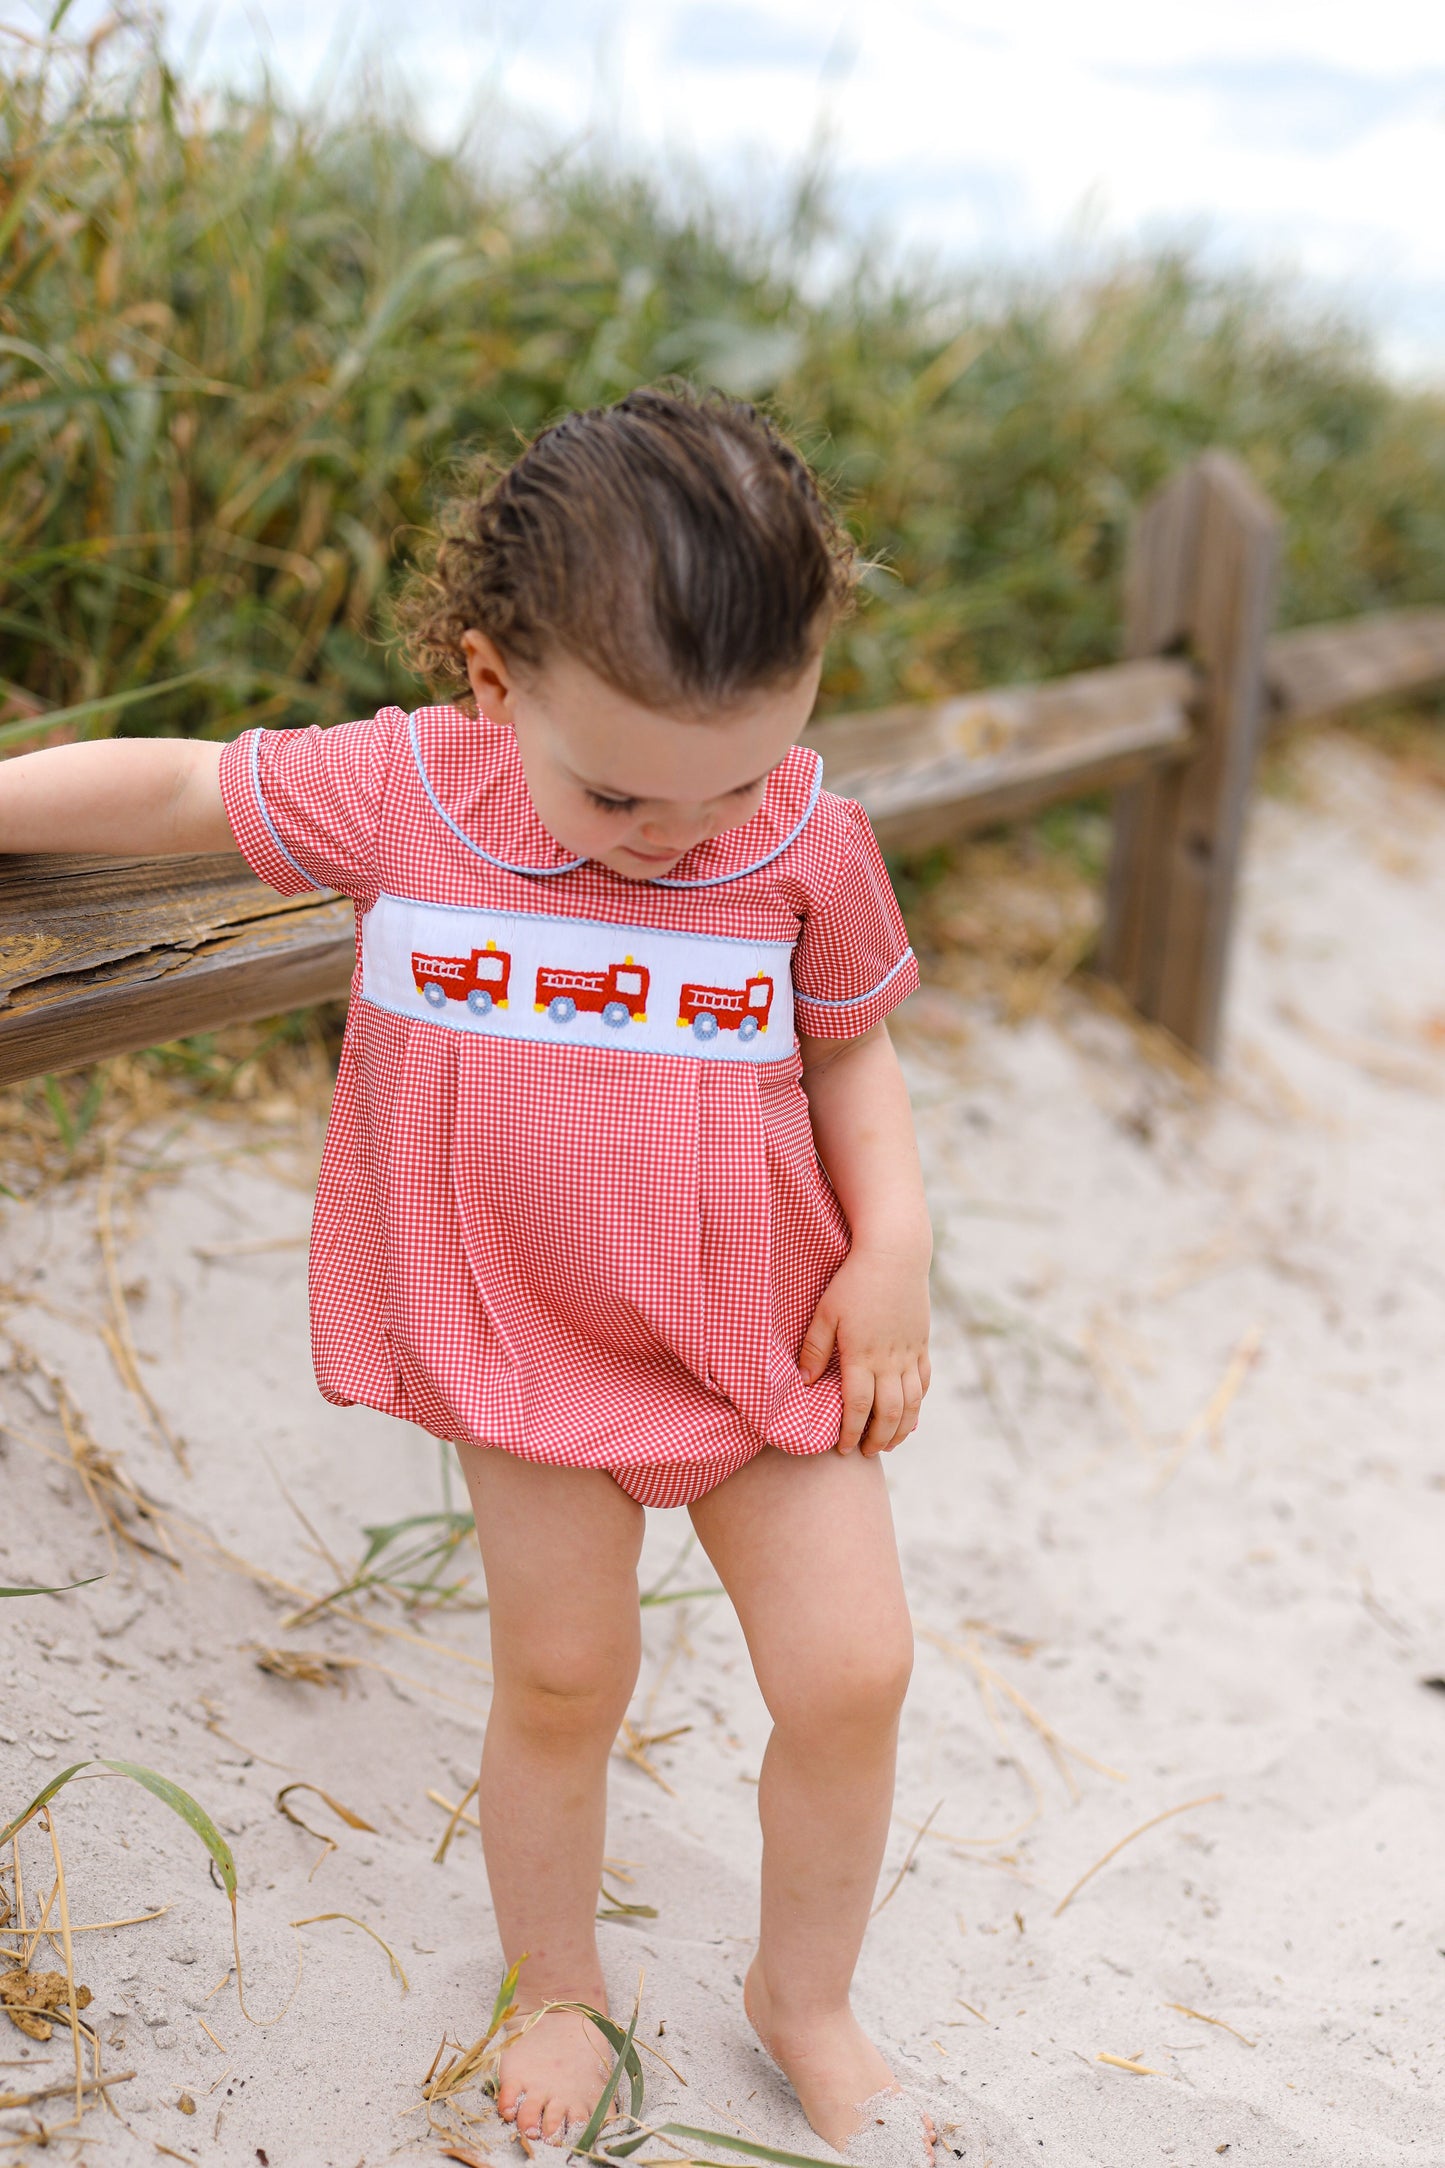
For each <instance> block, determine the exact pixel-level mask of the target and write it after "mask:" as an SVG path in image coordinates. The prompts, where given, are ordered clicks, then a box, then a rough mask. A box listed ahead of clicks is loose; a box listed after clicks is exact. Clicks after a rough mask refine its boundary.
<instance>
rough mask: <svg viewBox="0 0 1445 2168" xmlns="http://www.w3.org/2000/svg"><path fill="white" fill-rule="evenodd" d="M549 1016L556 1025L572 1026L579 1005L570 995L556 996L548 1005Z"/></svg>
mask: <svg viewBox="0 0 1445 2168" xmlns="http://www.w3.org/2000/svg"><path fill="white" fill-rule="evenodd" d="M547 1014H548V1015H549V1016H550V1017H551V1019H552V1021H553V1023H554V1024H570V1023H571V1021H572V1019H573V1017H574V1016H575V1015H576V1014H577V1004H576V1002H575V1001H574V1000H573V999H572V996H571V995H570V994H554V995H553V997H552V999H551V1000H550V1001H549V1002H548V1004H547Z"/></svg>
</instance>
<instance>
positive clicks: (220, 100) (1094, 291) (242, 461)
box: [0, 25, 1445, 750]
mask: <svg viewBox="0 0 1445 2168" xmlns="http://www.w3.org/2000/svg"><path fill="white" fill-rule="evenodd" d="M0 69H3V71H4V73H3V76H0V750H3V749H5V747H6V746H7V745H8V746H9V747H19V746H23V745H27V744H32V743H38V742H43V741H44V739H43V733H44V725H43V720H42V719H43V718H44V717H45V716H46V715H47V714H49V715H56V716H61V717H65V716H68V718H69V719H68V720H61V721H60V722H59V723H57V724H56V725H54V726H52V729H51V731H50V735H51V736H52V737H56V738H58V737H61V736H73V735H87V734H103V733H106V732H109V731H112V730H116V729H124V730H126V731H128V732H142V733H151V732H163V733H169V732H187V733H199V734H203V735H209V736H214V737H227V736H230V735H232V734H234V733H235V732H236V731H237V730H238V729H240V728H242V727H244V726H246V725H248V724H253V723H277V724H297V723H306V722H322V723H328V722H334V721H337V720H340V719H342V718H344V717H348V716H351V715H358V714H369V713H371V712H372V711H373V710H374V709H375V708H376V707H377V706H378V705H380V704H381V703H383V702H385V701H391V700H395V701H398V702H400V703H402V704H403V705H412V706H414V705H416V704H417V702H418V700H419V698H421V697H422V696H423V691H424V689H423V688H421V687H420V686H419V685H418V684H417V683H416V681H415V680H414V679H412V678H411V677H409V676H408V675H407V673H406V671H405V670H404V669H403V667H402V665H401V663H400V661H399V659H398V658H397V656H396V654H395V652H394V650H393V649H392V647H391V646H390V645H389V644H388V639H387V628H388V604H389V600H390V597H391V596H392V594H393V592H394V590H395V586H396V583H397V580H398V578H399V577H400V574H401V572H402V570H403V568H404V567H405V565H406V563H407V562H408V560H409V558H410V556H411V555H412V553H413V552H414V551H415V549H416V547H417V545H418V542H419V540H420V538H421V537H422V535H423V534H424V533H425V532H426V531H427V530H428V529H429V528H430V527H431V526H432V525H433V524H434V523H435V520H436V517H437V509H438V504H439V501H440V500H441V499H442V498H443V497H444V496H445V494H446V493H447V491H448V489H449V488H450V487H451V486H452V484H453V482H454V480H455V476H456V470H457V461H458V460H459V458H461V457H462V456H463V455H464V454H465V453H466V452H467V451H468V450H469V449H476V448H482V449H485V450H488V451H490V452H492V453H494V454H499V455H501V456H506V455H507V453H508V452H509V450H510V449H512V448H513V447H515V446H516V445H517V444H518V443H519V442H520V441H521V440H522V439H524V438H525V437H526V436H527V435H528V434H529V433H530V432H532V431H534V430H536V429H537V428H538V427H539V426H540V425H541V424H543V423H544V422H545V421H547V420H548V419H549V418H550V417H552V416H554V415H556V414H557V413H558V412H560V411H561V410H563V409H565V408H568V407H572V406H578V405H586V404H589V403H592V402H596V401H601V400H607V399H611V398H614V397H616V396H618V395H619V394H621V393H623V392H625V391H626V390H627V389H628V388H629V387H631V386H633V385H635V384H638V383H640V382H644V381H649V380H653V379H656V378H658V377H660V376H662V375H665V374H667V373H668V372H677V373H681V374H684V375H687V376H689V377H691V378H693V379H695V380H697V381H699V382H704V383H716V384H718V385H720V386H722V387H723V388H725V389H728V390H732V391H737V392H740V393H743V394H745V395H747V396H751V397H756V398H758V399H760V400H763V401H765V402H766V403H767V404H768V405H769V406H770V407H771V408H772V409H773V410H774V411H775V412H776V413H777V415H778V416H779V418H780V419H781V420H782V421H783V422H784V423H785V424H786V425H787V426H788V427H790V428H791V429H792V430H793V431H794V432H795V433H796V434H797V436H798V438H799V440H800V441H801V443H802V444H803V446H804V448H805V449H806V450H807V451H808V453H809V454H810V456H811V457H812V458H813V459H814V460H815V461H816V462H817V464H818V466H819V467H820V469H821V470H822V471H823V473H824V474H825V475H826V476H827V477H828V479H829V481H830V482H831V484H832V485H833V487H834V488H835V489H836V491H837V492H838V494H839V496H840V498H841V500H842V502H843V504H844V506H845V507H846V510H847V513H848V517H849V518H850V520H851V522H852V524H853V526H854V528H855V530H856V532H857V535H858V538H859V540H860V542H861V544H862V547H863V549H864V551H865V553H866V555H867V557H868V558H869V560H870V563H871V569H870V570H869V572H868V573H867V575H866V579H865V597H864V607H863V608H862V610H861V611H860V612H859V613H858V615H857V616H856V617H855V618H854V619H853V621H852V622H851V623H850V624H848V625H847V626H845V627H844V628H843V629H842V630H841V631H840V632H839V634H838V636H837V638H836V640H835V642H834V646H833V648H832V651H831V654H830V659H829V666H828V672H827V677H826V680H825V685H824V696H823V697H824V703H825V705H826V706H832V707H835V708H836V707H848V706H854V707H856V706H866V705H871V704H875V703H878V702H882V701H887V700H890V699H896V698H899V697H905V698H906V697H926V696H929V695H931V694H935V693H939V692H942V691H945V690H955V689H960V688H966V687H969V686H973V685H978V684H987V683H995V682H1001V681H1007V680H1010V679H1019V678H1025V677H1035V676H1042V675H1048V674H1052V673H1056V672H1060V671H1067V670H1072V669H1078V668H1081V667H1086V666H1089V665H1092V664H1097V663H1102V662H1106V661H1109V660H1111V659H1113V658H1114V656H1115V654H1116V652H1117V641H1118V627H1119V622H1120V599H1119V593H1118V588H1119V578H1120V571H1121V565H1122V558H1123V552H1124V546H1125V538H1126V534H1127V530H1128V527H1129V523H1130V519H1131V517H1132V515H1133V512H1134V510H1135V508H1136V506H1137V504H1138V503H1139V501H1140V499H1141V498H1142V497H1143V496H1144V495H1145V494H1147V492H1148V491H1150V490H1151V489H1153V488H1154V487H1155V486H1156V485H1157V484H1158V483H1159V482H1160V481H1161V480H1162V479H1163V478H1164V477H1165V476H1166V475H1167V474H1168V473H1170V472H1171V471H1172V470H1173V469H1174V468H1176V467H1177V466H1178V465H1179V464H1180V463H1181V462H1183V461H1184V460H1186V459H1188V458H1189V457H1190V456H1191V455H1193V454H1194V453H1195V452H1197V451H1198V450H1200V449H1201V448H1202V447H1204V446H1206V445H1209V444H1223V445H1227V446H1230V447H1232V448H1233V449H1234V450H1235V451H1236V452H1238V453H1239V454H1240V456H1241V457H1242V458H1243V459H1244V460H1245V462H1246V464H1247V465H1248V466H1249V467H1250V469H1251V471H1252V472H1253V473H1254V475H1255V477H1256V478H1257V480H1258V481H1259V482H1260V483H1261V485H1262V486H1263V487H1264V488H1265V489H1266V490H1267V491H1268V492H1269V493H1270V494H1271V495H1272V496H1273V497H1274V498H1275V499H1276V501H1277V502H1278V503H1279V504H1280V506H1281V508H1282V509H1283V511H1284V513H1285V515H1286V518H1287V521H1288V535H1289V544H1288V560H1287V565H1286V573H1285V584H1284V597H1283V616H1284V618H1285V619H1286V621H1289V620H1294V621H1301V620H1309V619H1318V618H1324V617H1330V616H1344V615H1353V614H1355V613H1357V612H1361V611H1365V610H1371V609H1378V608H1380V607H1383V606H1386V605H1390V604H1398V603H1406V602H1412V601H1434V600H1438V599H1439V591H1440V567H1441V565H1442V563H1445V486H1442V485H1445V396H1442V395H1440V394H1437V393H1431V392H1426V391H1423V390H1412V389H1407V388H1402V387H1401V386H1399V385H1396V384H1394V383H1392V382H1390V381H1389V380H1388V379H1387V378H1386V376H1385V375H1384V374H1383V373H1382V371H1381V369H1380V367H1379V366H1378V365H1377V363H1376V361H1375V360H1374V359H1373V358H1372V355H1371V351H1370V348H1369V345H1368V342H1367V340H1366V339H1365V337H1364V336H1363V334H1362V333H1361V332H1360V331H1359V329H1358V328H1357V327H1352V326H1351V325H1350V324H1348V323H1347V322H1344V321H1343V320H1341V319H1339V318H1338V317H1337V316H1335V315H1333V314H1332V313H1331V312H1330V311H1329V310H1328V309H1327V308H1325V307H1323V306H1321V305H1317V304H1315V303H1314V302H1312V301H1311V300H1310V298H1309V295H1308V293H1307V292H1306V291H1305V290H1303V289H1297V288H1292V287H1290V286H1289V285H1288V283H1287V282H1279V281H1271V280H1268V279H1265V278H1262V277H1260V278H1252V277H1247V276H1243V275H1228V276H1225V275H1221V274H1218V273H1215V272H1213V271H1211V270H1210V269H1208V268H1207V267H1206V263H1205V260H1204V258H1203V257H1202V256H1200V255H1197V254H1191V253H1189V252H1187V251H1177V252H1164V253H1158V254H1154V255H1152V256H1147V257H1137V258H1120V259H1118V260H1116V261H1114V262H1112V263H1111V264H1109V265H1107V266H1104V267H1097V266H1096V267H1095V268H1094V269H1093V270H1090V271H1087V272H1081V273H1080V274H1079V275H1078V276H1076V277H1073V278H1067V277H1064V276H1062V275H1058V276H1049V277H1045V276H1043V275H1039V276H1037V277H1028V276H1024V275H1021V274H1020V275H1014V276H1009V277H1004V276H990V275H984V274H968V273H965V272H963V271H961V270H957V269H944V268H938V267H937V266H934V267H929V266H928V265H926V264H923V263H921V262H917V261H914V262H911V263H910V262H907V261H905V260H902V259H900V256H899V254H898V252H897V250H896V249H894V248H893V247H891V246H890V245H888V243H887V241H886V238H882V237H874V238H873V239H871V240H850V239H848V238H847V236H846V235H845V234H844V233H842V232H841V231H840V230H839V229H838V228H837V225H836V223H835V222H834V221H833V220H832V219H831V218H830V214H829V210H828V200H827V190H826V186H822V187H821V188H820V187H819V186H817V185H814V183H815V181H816V176H813V177H811V178H810V176H808V175H803V176H800V179H799V185H798V186H797V188H795V189H793V190H792V191H791V192H789V191H782V192H781V193H779V194H778V195H777V199H776V200H777V201H778V202H780V204H781V206H782V207H781V208H780V209H778V210H776V211H775V212H774V213H773V214H769V215H764V214H759V213H756V212H748V213H744V212H742V211H739V210H738V209H737V208H736V206H735V205H734V204H733V203H732V202H730V201H729V200H727V198H726V197H725V196H724V194H723V192H722V191H721V190H717V191H715V192H712V193H710V192H709V190H708V188H707V186H706V185H705V184H704V183H702V182H699V181H696V180H693V181H688V182H684V181H682V180H679V179H677V178H676V177H675V176H670V175H667V174H664V173H656V174H650V175H649V174H636V173H628V172H625V171H622V170H619V169H617V168H615V167H612V166H608V165H607V164H605V163H602V162H599V161H598V160H595V159H593V160H590V161H589V158H588V155H587V154H586V153H585V151H577V150H575V149H573V150H570V151H567V152H565V154H564V152H563V151H559V152H558V154H557V155H556V156H555V157H552V158H550V159H544V158H541V157H539V156H534V157H532V158H531V159H526V158H523V157H521V156H520V155H519V156H518V157H516V158H514V159H512V160H510V161H506V160H501V161H499V160H495V159H494V160H492V161H491V162H490V163H489V162H488V161H486V160H484V159H483V158H481V157H480V156H479V155H477V154H475V153H473V152H471V151H468V150H467V149H465V148H463V149H454V150H447V149H444V148H438V147H436V146H435V145H434V144H431V143H428V142H427V141H426V140H425V139H424V138H423V136H422V135H421V134H420V133H419V132H418V130H417V128H416V127H415V126H414V125H413V124H412V123H411V122H410V121H409V120H408V118H407V117H406V116H405V114H403V113H399V112H391V111H388V109H387V106H386V103H385V100H384V99H381V98H378V99H375V100H371V101H366V102H365V103H364V104H363V103H362V102H360V101H357V102H354V103H353V104H352V105H351V106H350V107H346V106H343V105H340V104H338V105H336V106H335V107H334V108H333V109H331V110H329V111H326V112H323V113H320V114H317V115H312V116H296V115H293V114H290V113H288V112H287V111H286V110H285V109H284V107H283V105H282V103H281V102H280V100H279V98H278V97H277V96H275V95H274V94H271V93H268V92H265V91H255V92H248V93H240V92H238V93H236V94H234V95H230V96H221V95H219V94H215V93H211V94H207V95H204V96H203V95H200V94H198V93H196V92H194V91H193V90H192V89H191V88H190V87H189V86H188V85H187V84H185V83H183V82H179V81H177V79H176V77H175V75H174V74H173V72H172V71H171V69H170V68H169V67H168V66H167V65H166V63H165V62H164V60H163V59H162V57H161V54H160V50H159V46H158V43H157V42H156V39H155V36H154V33H153V31H151V30H148V29H147V28H146V27H145V26H144V25H141V26H139V27H136V26H134V25H132V26H131V27H125V26H124V25H122V26H121V27H119V28H113V29H112V30H111V31H110V33H109V34H108V35H107V36H105V37H103V38H101V39H100V40H99V42H97V41H95V40H92V41H91V43H90V44H88V45H79V44H67V43H66V42H65V34H64V30H63V28H62V30H61V32H60V34H59V35H58V36H57V37H56V38H55V39H53V40H52V41H51V42H50V43H49V44H48V45H39V46H37V45H25V44H13V45H9V46H7V47H6V49H5V51H4V53H3V55H0ZM77 709H79V710H81V711H82V712H81V713H80V714H79V715H76V714H74V713H73V712H72V711H74V710H77ZM37 726H38V728H37Z"/></svg>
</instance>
